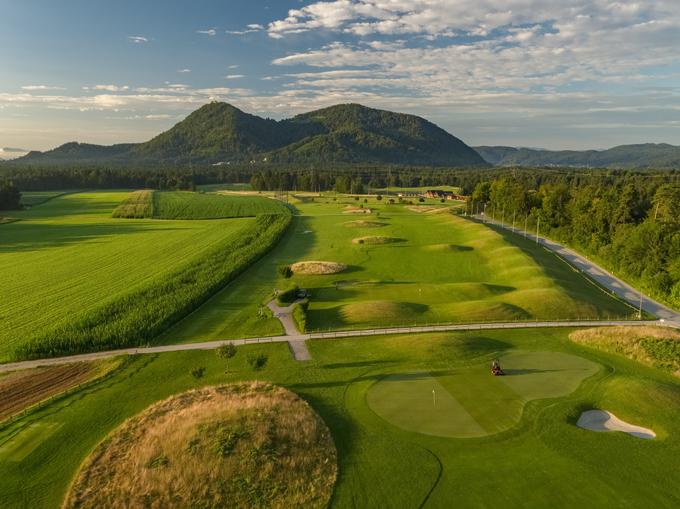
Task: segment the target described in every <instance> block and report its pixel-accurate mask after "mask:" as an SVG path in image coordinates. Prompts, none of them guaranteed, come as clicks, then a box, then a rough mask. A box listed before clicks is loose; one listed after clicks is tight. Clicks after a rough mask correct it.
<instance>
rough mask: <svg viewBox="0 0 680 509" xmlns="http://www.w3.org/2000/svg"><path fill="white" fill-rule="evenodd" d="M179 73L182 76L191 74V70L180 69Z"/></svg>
mask: <svg viewBox="0 0 680 509" xmlns="http://www.w3.org/2000/svg"><path fill="white" fill-rule="evenodd" d="M177 72H178V73H180V74H186V73H189V72H191V69H179V70H178V71H177Z"/></svg>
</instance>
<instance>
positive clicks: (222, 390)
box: [63, 382, 337, 509]
mask: <svg viewBox="0 0 680 509" xmlns="http://www.w3.org/2000/svg"><path fill="white" fill-rule="evenodd" d="M336 475H337V453H336V450H335V445H334V444H333V440H332V438H331V435H330V432H329V431H328V428H327V427H326V425H325V423H324V422H323V421H322V420H321V418H320V417H319V416H318V415H317V414H316V413H315V412H314V411H313V410H312V409H311V407H310V406H309V405H308V404H307V403H306V402H305V401H303V400H302V399H300V398H299V397H298V396H297V395H295V394H293V393H292V392H290V391H288V390H286V389H283V388H281V387H274V386H271V385H269V384H265V383H257V382H255V383H243V384H233V385H227V386H220V387H208V388H204V389H197V390H193V391H189V392H186V393H183V394H179V395H176V396H173V397H171V398H168V399H166V400H164V401H161V402H160V403H156V404H155V405H152V406H151V407H150V408H148V409H147V410H146V411H144V412H142V413H141V414H139V415H137V416H136V417H132V418H131V419H129V420H128V421H127V422H125V423H124V424H123V425H122V426H121V427H120V428H118V430H116V431H115V432H114V433H113V434H112V435H111V436H110V437H109V438H107V439H106V440H105V441H104V442H102V443H101V444H100V445H99V446H98V447H97V448H96V449H95V450H94V452H93V453H92V454H91V455H90V457H89V458H88V459H87V460H86V461H85V464H84V465H83V467H82V469H81V471H80V473H79V475H78V477H77V478H76V480H75V483H74V484H73V486H72V488H71V491H70V493H69V494H68V495H67V498H66V501H65V502H64V506H63V507H65V508H83V509H86V508H97V509H106V508H118V507H128V508H133V509H134V508H185V507H197V508H213V507H214V508H217V507H233V508H241V507H242V508H255V507H267V508H288V507H305V508H322V507H326V506H327V505H328V501H329V500H330V497H331V494H332V491H333V486H334V484H335V479H336Z"/></svg>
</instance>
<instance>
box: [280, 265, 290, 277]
mask: <svg viewBox="0 0 680 509" xmlns="http://www.w3.org/2000/svg"><path fill="white" fill-rule="evenodd" d="M279 275H281V276H283V277H285V278H286V279H289V278H291V277H292V276H293V269H291V268H290V265H280V266H279Z"/></svg>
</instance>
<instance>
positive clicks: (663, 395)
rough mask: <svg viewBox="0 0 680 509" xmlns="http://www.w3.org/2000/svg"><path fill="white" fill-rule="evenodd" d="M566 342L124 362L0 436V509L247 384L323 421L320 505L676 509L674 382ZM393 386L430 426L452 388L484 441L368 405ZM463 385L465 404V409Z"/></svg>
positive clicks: (455, 341)
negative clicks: (144, 426) (500, 370)
mask: <svg viewBox="0 0 680 509" xmlns="http://www.w3.org/2000/svg"><path fill="white" fill-rule="evenodd" d="M569 333H570V331H569V330H547V329H544V330H513V331H500V330H499V331H484V332H480V333H477V332H467V333H437V334H422V335H413V336H411V335H398V336H388V337H364V338H351V339H343V340H318V341H313V342H311V344H310V350H311V352H312V360H311V361H308V362H304V363H301V362H296V361H294V360H293V359H292V357H291V354H290V352H289V350H288V347H287V345H285V344H268V345H265V344H262V345H249V346H244V347H238V349H237V354H236V356H235V357H234V358H233V359H231V360H230V361H229V370H228V372H226V373H225V365H224V362H225V361H224V360H222V359H220V358H218V357H217V356H216V355H215V353H214V352H212V351H190V352H177V353H168V354H162V355H142V356H137V357H135V358H133V359H132V361H131V362H130V363H129V364H128V365H127V366H126V367H125V368H124V369H123V370H121V371H119V372H117V373H116V374H115V375H114V376H113V377H111V378H109V379H107V380H105V381H103V382H102V383H100V384H98V385H96V386H92V387H88V388H87V389H85V390H83V391H81V392H79V393H76V394H72V395H70V396H68V397H67V398H64V399H60V400H57V401H55V402H54V403H52V404H51V405H49V406H46V407H44V408H42V409H39V410H38V411H36V412H33V413H31V414H29V415H28V416H26V417H24V418H22V419H21V420H19V421H16V422H14V423H12V424H11V425H9V426H4V427H2V428H0V469H1V470H2V472H3V476H1V477H0V491H1V492H2V493H3V499H2V504H3V506H4V507H12V508H23V507H25V508H29V507H30V508H32V509H33V508H35V509H37V508H57V507H59V506H60V505H61V502H62V500H63V497H64V496H65V494H66V492H67V489H68V487H69V485H70V483H71V481H72V479H73V478H74V476H75V475H76V473H77V471H78V470H79V468H80V465H81V463H82V462H83V460H84V459H85V458H86V457H87V456H88V455H89V454H90V452H91V451H92V450H93V449H94V448H95V446H96V445H97V444H98V443H99V442H100V441H101V440H103V439H104V438H105V437H106V436H107V435H108V434H109V433H110V432H111V431H113V430H114V429H115V428H116V427H117V426H119V425H120V424H121V423H122V422H123V421H124V420H125V419H126V418H128V417H131V416H133V415H136V414H138V413H139V412H141V411H143V410H144V409H145V408H147V407H148V406H149V405H151V404H153V403H155V402H157V401H160V400H162V399H165V398H167V397H168V396H170V395H172V394H177V393H179V392H183V391H186V390H189V389H192V388H197V387H203V386H209V385H215V384H223V383H229V382H231V381H235V380H242V381H244V380H253V379H258V380H260V381H262V380H267V381H270V382H272V383H276V384H279V385H282V386H284V387H286V388H288V389H289V390H291V391H293V392H295V393H297V394H299V395H301V396H302V397H303V398H304V399H305V400H306V401H308V402H309V403H310V405H311V406H312V407H313V408H314V410H315V411H316V412H318V413H319V414H320V415H321V417H322V418H323V419H324V421H325V422H326V424H327V425H328V427H329V429H330V431H331V434H332V436H333V440H334V442H335V445H336V448H337V451H338V462H339V465H338V480H337V483H336V485H335V489H334V492H333V496H332V499H331V504H330V507H332V508H345V507H357V506H360V507H376V508H377V507H380V508H392V507H394V508H402V507H441V508H446V507H451V506H452V504H454V505H455V506H457V507H497V506H498V505H499V503H502V505H503V506H504V507H512V508H514V507H528V508H532V507H537V508H543V507H546V506H550V507H558V508H561V507H564V508H571V507H612V506H616V507H630V508H636V507H658V508H672V507H677V506H678V504H680V496H678V493H677V489H676V487H677V485H678V484H679V483H680V471H679V470H678V469H677V458H678V457H679V455H680V435H678V433H677V422H678V419H679V418H680V410H679V409H680V382H679V381H678V380H677V378H674V377H672V376H671V375H669V374H666V373H664V372H663V371H660V370H657V369H654V368H651V367H647V366H644V365H642V364H638V363H636V362H633V361H631V360H628V359H626V358H625V357H623V356H619V355H615V354H611V353H607V352H602V351H599V350H595V349H590V348H587V347H584V346H582V345H579V344H576V343H574V342H572V341H570V340H569V339H568V335H569ZM258 353H264V354H266V355H268V356H269V363H268V364H267V367H266V368H264V369H263V370H261V371H257V372H254V371H252V370H251V369H250V368H249V367H248V364H247V362H246V358H247V356H248V354H258ZM493 358H500V359H501V362H502V363H504V365H505V367H506V368H507V369H508V371H509V373H508V375H507V377H506V378H505V379H496V378H493V377H491V375H490V374H489V373H488V365H489V363H490V361H491V359H493ZM506 360H507V362H506ZM196 366H202V367H204V368H205V375H204V377H203V378H201V379H197V378H195V377H193V376H192V375H191V374H190V371H191V369H192V368H194V367H196ZM482 370H483V372H484V373H483V374H484V375H486V376H483V375H482ZM561 370H566V371H561ZM413 373H421V374H422V373H424V374H426V375H427V376H429V377H430V378H431V379H432V380H430V381H429V382H428V383H426V384H424V385H423V387H422V390H421V391H420V392H418V389H417V387H414V386H412V385H410V384H412V383H416V384H417V383H418V382H419V380H420V379H414V378H409V376H407V375H409V374H413ZM561 373H564V375H565V376H561ZM395 379H400V381H401V383H403V384H405V385H404V387H408V388H409V391H410V392H409V391H405V393H407V394H416V395H418V394H419V395H420V396H419V397H413V396H409V398H407V399H405V400H404V401H402V402H401V403H400V402H399V401H396V400H395V399H394V398H395V396H394V395H388V396H385V398H387V397H389V398H391V404H392V406H397V405H398V404H402V405H403V406H402V411H401V414H406V413H411V414H416V415H418V414H420V417H421V419H424V420H427V419H430V418H431V419H437V418H438V412H439V411H440V410H441V411H442V412H445V415H452V414H451V412H452V408H451V407H450V406H441V407H440V406H437V405H438V404H439V405H443V403H442V402H443V398H444V396H445V395H446V392H449V393H450V394H451V395H452V396H451V397H455V398H456V400H458V401H459V402H460V404H461V405H462V406H463V407H464V408H465V409H466V411H467V412H468V413H469V414H470V415H471V416H472V418H474V419H475V420H476V421H477V422H478V423H480V425H482V426H483V428H484V431H485V432H484V433H483V434H482V435H481V436H476V437H470V438H460V437H452V436H442V434H441V433H440V432H439V431H436V430H435V432H434V433H433V432H432V431H431V430H426V429H422V428H421V429H407V428H405V427H404V426H403V422H396V421H394V418H393V417H389V418H385V417H381V415H380V413H379V411H380V409H378V408H376V406H375V405H376V403H375V401H372V398H373V399H374V397H375V396H376V395H377V396H380V394H379V393H376V392H375V391H380V390H382V389H381V385H382V384H385V383H392V382H393V381H394V380H395ZM435 381H436V383H437V384H439V385H437V386H436V387H437V394H438V395H439V397H440V398H442V399H439V400H438V401H437V403H433V402H432V394H431V391H432V388H433V383H434V382H435ZM456 384H458V386H456ZM501 385H502V386H503V387H504V389H503V390H501V389H499V387H501ZM466 386H467V387H469V388H470V390H472V391H473V392H474V391H476V392H474V394H475V395H476V396H475V398H471V399H470V400H465V399H464V395H465V391H463V390H462V388H463V387H466ZM440 387H443V389H440ZM414 390H415V392H413V391H414ZM440 391H442V392H440ZM443 391H446V392H443ZM508 395H513V398H514V399H513V398H510V399H507V396H508ZM381 399H383V398H378V400H381ZM413 405H418V406H417V407H414V406H413ZM415 408H417V409H418V411H417V412H416V411H415V410H414V409H415ZM590 408H601V409H606V410H609V411H611V412H613V413H614V414H616V415H617V416H619V417H621V418H623V419H625V420H626V421H629V422H632V423H635V424H638V425H642V426H646V427H649V428H652V429H653V430H654V431H655V432H656V434H657V438H655V439H653V440H642V439H639V438H635V437H631V436H629V435H626V434H623V433H595V432H592V431H587V430H583V429H580V428H578V427H577V426H576V425H575V422H576V419H577V418H578V416H579V415H580V413H581V411H583V410H585V409H590ZM456 411H459V410H456ZM397 415H399V414H397ZM445 420H451V419H448V418H447V419H445ZM494 423H497V424H498V426H497V429H494ZM421 424H422V422H421ZM74 437H77V438H76V439H74Z"/></svg>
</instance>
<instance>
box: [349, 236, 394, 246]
mask: <svg viewBox="0 0 680 509" xmlns="http://www.w3.org/2000/svg"><path fill="white" fill-rule="evenodd" d="M395 242H406V239H399V238H397V237H381V236H368V237H357V238H356V239H352V244H366V245H378V244H393V243H395Z"/></svg>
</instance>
